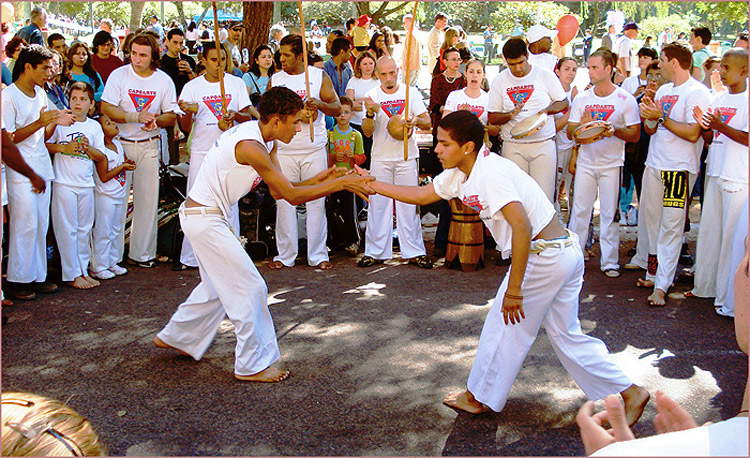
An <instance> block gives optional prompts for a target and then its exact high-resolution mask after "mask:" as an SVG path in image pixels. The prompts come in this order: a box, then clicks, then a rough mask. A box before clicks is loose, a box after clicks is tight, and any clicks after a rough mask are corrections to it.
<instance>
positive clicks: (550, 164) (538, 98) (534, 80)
mask: <svg viewBox="0 0 750 458" xmlns="http://www.w3.org/2000/svg"><path fill="white" fill-rule="evenodd" d="M528 55H529V52H528V50H527V49H526V43H525V42H524V41H523V40H522V39H520V38H511V39H510V40H508V41H506V42H505V44H504V45H503V56H504V57H505V62H506V63H507V64H508V68H507V69H505V70H503V71H502V72H500V74H499V75H497V77H495V79H494V80H493V81H492V86H491V87H490V104H489V106H488V108H487V109H488V110H489V112H490V115H489V122H490V124H495V125H500V126H501V128H500V136H501V137H502V139H503V150H502V156H503V157H505V158H508V159H510V160H511V161H513V162H515V163H516V165H518V166H519V167H520V168H521V170H523V171H524V172H526V173H528V174H529V175H531V178H533V179H534V181H536V182H537V183H538V184H539V186H540V187H541V188H542V190H543V191H544V194H545V195H546V196H547V197H548V198H549V200H550V202H553V201H554V198H555V176H556V172H557V152H556V151H555V121H554V120H553V118H552V116H549V117H548V118H547V120H546V121H545V123H544V125H543V127H542V128H541V129H540V130H539V131H538V132H535V133H532V134H530V135H527V136H525V137H523V138H518V139H515V138H513V137H512V136H511V130H512V129H513V127H515V125H516V124H518V122H520V121H522V120H524V119H526V118H528V117H529V116H532V115H535V114H537V113H540V112H546V113H547V114H549V115H553V114H555V113H559V112H561V111H563V110H565V109H566V108H568V99H567V97H566V95H565V90H564V89H563V87H562V84H560V80H558V79H557V76H555V74H554V73H552V71H551V70H547V69H546V68H541V67H539V66H532V65H531V64H529V62H528Z"/></svg>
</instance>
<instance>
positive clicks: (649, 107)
mask: <svg viewBox="0 0 750 458" xmlns="http://www.w3.org/2000/svg"><path fill="white" fill-rule="evenodd" d="M638 108H640V110H641V118H643V119H652V120H657V119H659V118H660V117H661V115H662V111H661V109H660V108H659V106H658V105H656V102H654V101H653V100H651V99H647V98H646V97H644V98H643V99H642V100H641V104H640V105H639V106H638Z"/></svg>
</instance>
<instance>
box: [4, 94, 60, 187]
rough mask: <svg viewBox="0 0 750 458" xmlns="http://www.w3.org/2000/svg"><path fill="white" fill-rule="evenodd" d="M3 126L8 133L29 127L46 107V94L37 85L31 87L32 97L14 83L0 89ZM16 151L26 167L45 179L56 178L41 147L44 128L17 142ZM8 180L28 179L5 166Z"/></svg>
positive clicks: (50, 162) (14, 181)
mask: <svg viewBox="0 0 750 458" xmlns="http://www.w3.org/2000/svg"><path fill="white" fill-rule="evenodd" d="M2 102H3V107H2V110H3V112H2V113H3V127H4V128H5V130H6V131H8V132H9V133H13V132H15V131H17V130H18V129H21V128H23V127H26V126H28V125H29V124H32V123H34V122H35V121H36V120H37V119H39V113H40V111H41V110H42V108H47V93H46V92H44V89H42V88H41V87H39V86H34V97H29V96H28V95H26V94H24V93H23V92H21V90H20V89H18V87H17V86H16V85H15V83H14V84H11V85H10V86H8V87H6V88H5V89H3V91H2ZM16 146H17V147H18V150H19V151H20V153H21V156H23V158H24V160H25V161H26V163H27V164H29V167H31V168H32V169H33V170H34V172H36V174H37V175H39V176H40V177H42V178H44V179H45V180H46V181H51V180H52V179H54V178H55V173H54V171H53V169H52V161H50V157H49V152H48V151H47V147H46V146H44V128H41V129H38V130H37V131H36V132H34V133H33V134H31V135H30V136H28V137H27V138H26V139H25V140H23V141H21V142H18V143H16ZM7 173H8V180H10V181H11V182H12V183H28V182H29V179H28V178H26V177H25V176H23V175H21V174H20V173H18V172H16V171H15V170H13V169H11V168H10V167H8V172H7Z"/></svg>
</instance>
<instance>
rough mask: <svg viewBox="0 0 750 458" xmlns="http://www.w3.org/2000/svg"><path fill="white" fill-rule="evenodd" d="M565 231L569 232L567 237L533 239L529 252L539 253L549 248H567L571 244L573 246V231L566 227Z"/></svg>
mask: <svg viewBox="0 0 750 458" xmlns="http://www.w3.org/2000/svg"><path fill="white" fill-rule="evenodd" d="M565 232H567V234H566V235H565V237H560V238H558V239H554V240H544V239H537V240H532V241H531V248H530V249H529V253H531V254H537V253H541V252H542V251H544V250H546V249H547V248H567V247H569V246H573V243H574V242H573V238H572V237H571V235H572V234H573V233H572V232H571V231H570V230H569V229H565Z"/></svg>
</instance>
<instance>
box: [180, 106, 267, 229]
mask: <svg viewBox="0 0 750 458" xmlns="http://www.w3.org/2000/svg"><path fill="white" fill-rule="evenodd" d="M243 140H257V141H259V142H260V143H261V144H264V145H265V146H266V149H267V150H268V151H269V152H270V151H271V150H272V149H273V147H274V144H275V142H274V141H270V142H265V141H263V135H262V134H261V132H260V124H259V123H258V121H247V122H243V123H242V124H237V125H236V126H234V127H232V128H231V129H229V130H227V131H226V132H223V133H222V134H221V135H220V136H219V139H218V140H216V145H214V147H213V148H211V150H210V151H209V152H208V154H206V159H205V160H204V161H203V163H202V164H201V168H200V171H199V172H198V176H197V177H196V178H195V183H194V184H193V187H192V188H191V189H190V192H189V193H188V197H190V199H192V200H194V201H196V202H198V203H201V204H203V205H207V206H214V207H219V208H220V209H221V211H222V213H224V217H225V218H228V217H229V215H231V214H232V210H231V209H232V206H233V205H234V204H236V203H237V202H239V200H240V199H241V198H242V197H243V196H244V195H245V194H247V193H248V192H250V191H251V190H252V189H253V188H254V187H255V186H257V185H258V184H259V183H260V182H261V181H262V179H261V177H260V175H258V172H257V171H256V170H255V169H254V168H253V167H251V166H249V165H244V164H240V163H238V162H237V158H236V157H235V148H236V146H237V143H239V142H241V141H243Z"/></svg>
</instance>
